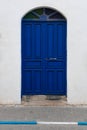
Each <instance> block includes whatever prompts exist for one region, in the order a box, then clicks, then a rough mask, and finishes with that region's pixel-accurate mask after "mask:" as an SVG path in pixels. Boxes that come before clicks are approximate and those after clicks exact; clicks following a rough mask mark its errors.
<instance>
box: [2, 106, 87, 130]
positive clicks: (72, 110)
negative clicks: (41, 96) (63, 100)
mask: <svg viewBox="0 0 87 130" xmlns="http://www.w3.org/2000/svg"><path fill="white" fill-rule="evenodd" d="M0 120H1V121H2V120H5V121H8V120H10V121H12V120H15V121H32V120H37V121H87V106H55V107H52V106H51V107H50V106H40V107H34V106H1V107H0ZM0 130H87V126H72V125H69V126H65V125H61V126H59V125H32V126H30V125H28V126H26V125H25V126H23V125H18V126H17V125H0Z"/></svg>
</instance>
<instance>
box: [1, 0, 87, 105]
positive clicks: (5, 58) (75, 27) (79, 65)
mask: <svg viewBox="0 0 87 130" xmlns="http://www.w3.org/2000/svg"><path fill="white" fill-rule="evenodd" d="M86 5H87V1H86V0H81V1H79V0H76V1H75V0H67V1H65V0H44V1H41V0H36V1H33V0H21V1H18V0H3V1H2V0H0V104H20V103H21V18H22V17H23V15H24V14H25V13H27V12H28V11H29V10H31V9H33V8H36V7H39V6H48V7H53V8H55V9H57V10H59V11H60V12H62V13H63V14H64V15H65V17H66V18H67V100H68V103H69V104H87V14H86V12H87V7H86Z"/></svg>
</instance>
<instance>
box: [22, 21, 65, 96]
mask: <svg viewBox="0 0 87 130" xmlns="http://www.w3.org/2000/svg"><path fill="white" fill-rule="evenodd" d="M23 21H24V19H22V20H21V97H22V96H23V95H22V90H23V89H22V81H23V76H22V75H23V60H22V58H23V57H22V54H23V53H22V52H23V44H22V43H23ZM27 21H30V22H31V20H27ZM35 22H37V21H35ZM40 22H41V21H40ZM56 22H59V21H56ZM60 22H61V21H60ZM65 23H66V29H65V31H66V33H65V46H66V48H65V50H66V53H65V67H64V68H65V75H66V77H65V78H66V84H65V86H66V94H65V96H67V20H65Z"/></svg>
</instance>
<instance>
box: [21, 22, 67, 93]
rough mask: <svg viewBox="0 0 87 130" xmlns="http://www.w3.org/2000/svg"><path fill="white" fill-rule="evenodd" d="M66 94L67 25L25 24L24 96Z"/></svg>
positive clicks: (51, 23) (23, 48)
mask: <svg viewBox="0 0 87 130" xmlns="http://www.w3.org/2000/svg"><path fill="white" fill-rule="evenodd" d="M32 94H33V95H34V94H46V95H49V94H58V95H66V23H65V22H30V21H23V24H22V95H32Z"/></svg>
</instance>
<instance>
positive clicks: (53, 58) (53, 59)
mask: <svg viewBox="0 0 87 130" xmlns="http://www.w3.org/2000/svg"><path fill="white" fill-rule="evenodd" d="M46 60H52V61H55V60H57V58H55V57H52V58H46Z"/></svg>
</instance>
